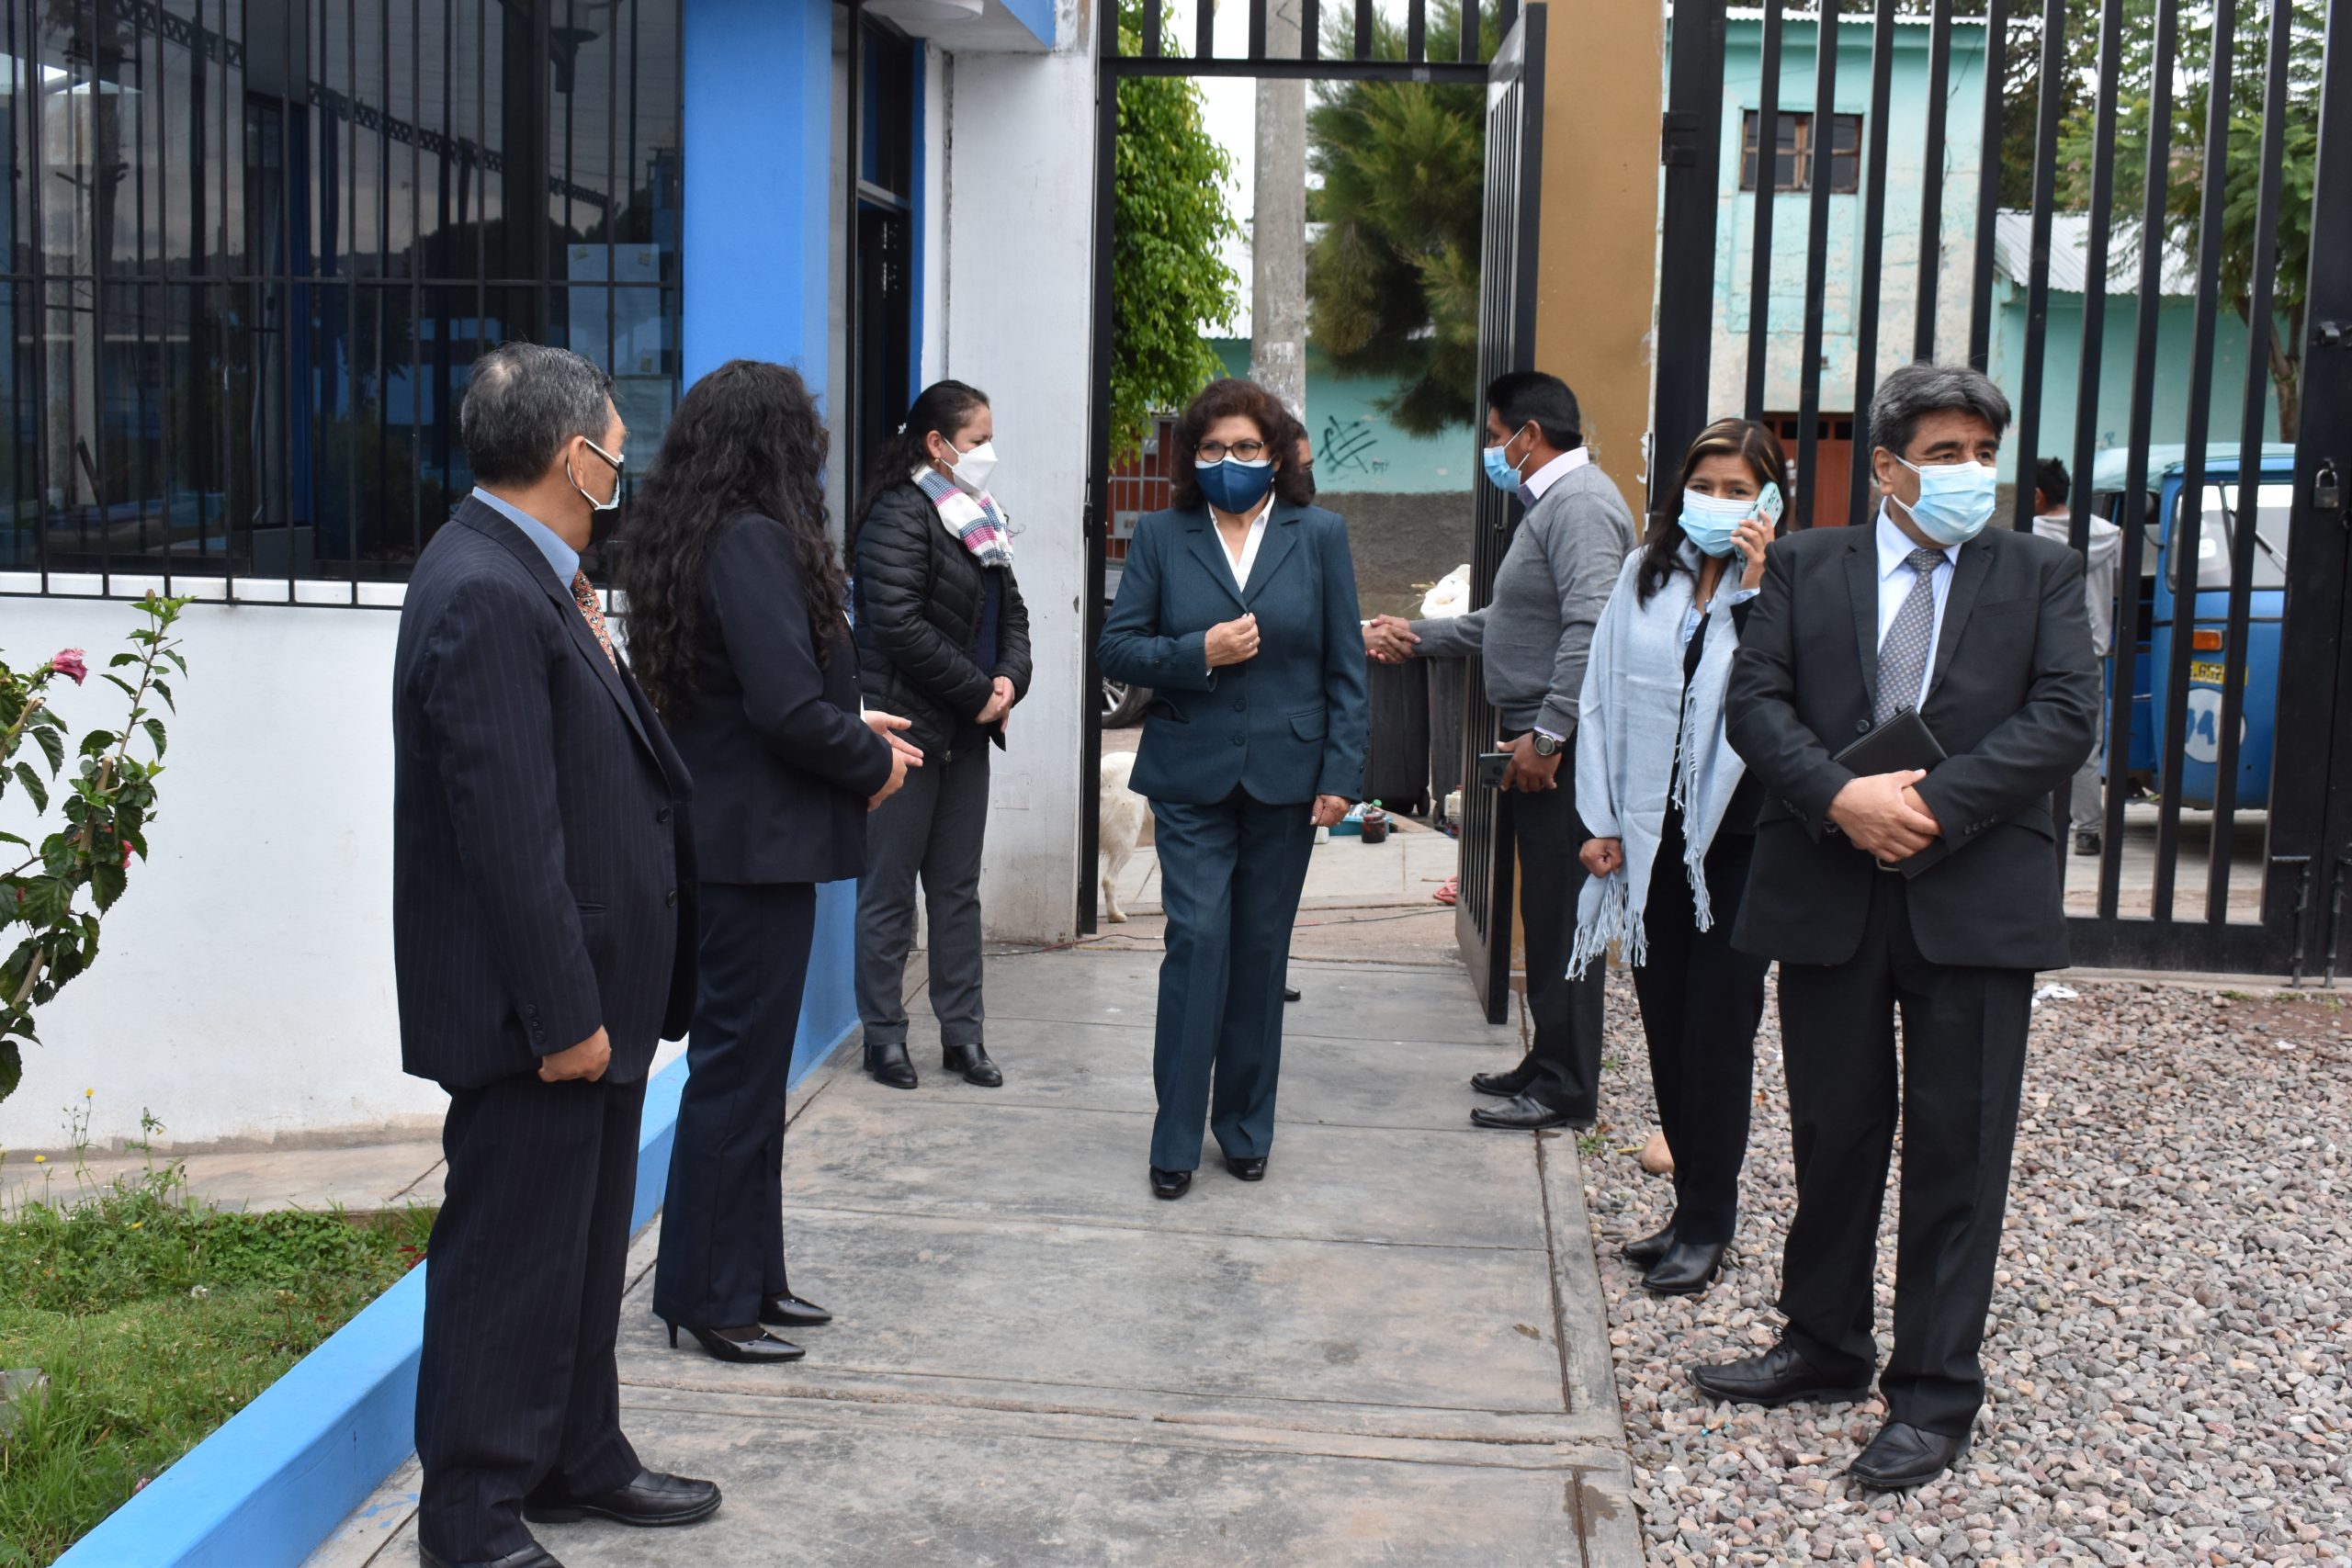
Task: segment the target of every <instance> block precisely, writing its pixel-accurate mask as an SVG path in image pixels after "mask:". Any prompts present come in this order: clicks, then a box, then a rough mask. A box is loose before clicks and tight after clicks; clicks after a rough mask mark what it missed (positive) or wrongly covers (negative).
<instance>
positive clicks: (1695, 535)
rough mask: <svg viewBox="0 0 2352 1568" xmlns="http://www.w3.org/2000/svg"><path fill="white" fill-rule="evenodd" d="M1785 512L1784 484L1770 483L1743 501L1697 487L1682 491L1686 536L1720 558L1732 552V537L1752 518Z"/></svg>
mask: <svg viewBox="0 0 2352 1568" xmlns="http://www.w3.org/2000/svg"><path fill="white" fill-rule="evenodd" d="M1780 513H1781V487H1780V486H1778V485H1766V486H1765V487H1764V489H1763V491H1762V493H1761V494H1758V495H1753V496H1750V497H1748V498H1747V500H1745V501H1742V500H1739V499H1737V498H1736V497H1732V496H1720V495H1702V494H1701V493H1700V492H1699V491H1695V490H1686V491H1683V492H1682V519H1681V521H1682V536H1683V537H1684V538H1686V539H1688V540H1690V541H1691V544H1692V545H1694V546H1696V547H1698V549H1699V550H1700V552H1701V553H1702V554H1704V555H1711V556H1713V557H1715V558H1718V559H1720V558H1723V557H1724V556H1728V555H1730V554H1731V553H1732V542H1731V536H1733V535H1734V534H1736V533H1737V532H1738V531H1739V525H1741V524H1742V523H1745V522H1747V520H1748V519H1749V518H1750V517H1757V516H1763V517H1768V518H1769V517H1777V516H1779V515H1780Z"/></svg>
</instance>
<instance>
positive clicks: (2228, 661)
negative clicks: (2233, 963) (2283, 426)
mask: <svg viewBox="0 0 2352 1568" xmlns="http://www.w3.org/2000/svg"><path fill="white" fill-rule="evenodd" d="M2294 25H2295V18H2294V8H2293V6H2292V3H2291V0H2271V6H2270V28H2269V51H2268V59H2267V62H2266V63H2265V66H2264V69H2263V93H2262V152H2261V168H2262V180H2261V184H2260V186H2259V187H2258V188H2257V194H2256V197H2255V222H2254V271H2253V273H2252V275H2251V276H2250V277H2249V278H2248V280H2247V290H2246V310H2245V319H2246V321H2247V322H2248V323H2249V327H2248V336H2247V339H2246V352H2245V396H2244V401H2243V404H2242V412H2241V413H2240V416H2239V423H2238V526H2237V531H2236V532H2235V533H2234V534H2233V535H2232V536H2231V537H2230V609H2229V617H2228V625H2227V629H2226V630H2225V631H2224V632H2223V634H2222V733H2221V737H2220V741H2221V750H2220V752H2219V754H2218V755H2217V756H2216V757H2215V758H2214V761H2213V766H2214V769H2215V772H2214V774H2213V844H2212V849H2211V853H2210V855H2209V856H2208V859H2207V863H2206V880H2205V918H2206V919H2208V920H2209V921H2211V922H2214V923H2216V924H2219V923H2220V922H2222V921H2223V920H2226V919H2229V918H2230V869H2231V866H2230V863H2231V862H2232V860H2233V858H2234V852H2235V849H2236V845H2235V844H2234V843H2233V839H2234V838H2235V829H2236V827H2237V809H2238V749H2239V742H2238V726H2239V725H2240V724H2241V723H2243V722H2244V721H2245V682H2246V642H2247V637H2248V627H2249V626H2250V624H2251V622H2252V620H2253V617H2254V581H2253V579H2254V553H2255V544H2256V540H2255V522H2256V519H2258V517H2259V516H2260V511H2261V508H2260V502H2261V499H2262V482H2263V479H2264V475H2263V472H2262V468H2263V463H2262V437H2263V434H2264V432H2265V431H2266V430H2267V428H2268V426H2269V423H2270V417H2269V416H2270V368H2269V365H2268V360H2269V355H2267V354H2266V353H2264V352H2263V341H2262V340H2263V339H2264V338H2265V337H2267V336H2268V334H2269V333H2270V332H2271V330H2272V328H2271V327H2270V307H2271V276H2270V275H2271V273H2272V272H2273V270H2275V269H2276V268H2277V266H2278V202H2279V195H2280V187H2281V186H2282V185H2283V184H2284V183H2285V175H2286V150H2287V69H2288V61H2289V53H2288V45H2289V43H2290V41H2291V40H2292V39H2293V37H2294ZM2278 750H2279V745H2278V732H2277V727H2276V726H2275V725H2274V726H2273V728H2272V735H2271V741H2270V776H2271V778H2272V780H2273V781H2274V783H2273V784H2272V788H2273V789H2274V790H2275V789H2276V788H2277V784H2276V783H2275V781H2276V780H2277V778H2278Z"/></svg>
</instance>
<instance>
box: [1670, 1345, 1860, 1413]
mask: <svg viewBox="0 0 2352 1568" xmlns="http://www.w3.org/2000/svg"><path fill="white" fill-rule="evenodd" d="M1691 1382H1694V1383H1696V1384H1698V1385H1699V1392H1700V1393H1703V1394H1705V1395H1706V1396H1707V1397H1708V1398H1709V1399H1712V1400H1713V1401H1715V1402H1716V1403H1717V1404H1763V1405H1781V1404H1800V1403H1804V1404H1852V1403H1854V1401H1856V1400H1858V1399H1867V1398H1869V1397H1870V1393H1871V1385H1870V1383H1869V1382H1868V1381H1867V1380H1865V1381H1864V1382H1862V1383H1861V1384H1860V1386H1856V1385H1854V1384H1851V1383H1846V1382H1839V1381H1838V1380H1837V1379H1835V1378H1826V1377H1823V1376H1822V1375H1821V1374H1820V1373H1819V1372H1817V1371H1814V1370H1813V1364H1812V1363H1811V1362H1809V1361H1807V1360H1806V1359H1804V1357H1803V1356H1800V1355H1798V1354H1797V1353H1796V1351H1795V1350H1793V1349H1792V1348H1790V1347H1788V1346H1787V1345H1775V1346H1773V1347H1772V1348H1770V1350H1767V1351H1765V1352H1764V1353H1763V1354H1762V1355H1760V1356H1743V1357H1741V1358H1740V1359H1738V1360H1736V1361H1725V1362H1724V1363H1723V1364H1722V1365H1720V1366H1713V1367H1693V1368H1691Z"/></svg>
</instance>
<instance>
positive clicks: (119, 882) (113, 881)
mask: <svg viewBox="0 0 2352 1568" xmlns="http://www.w3.org/2000/svg"><path fill="white" fill-rule="evenodd" d="M129 882H130V878H129V877H128V876H126V875H125V874H124V873H123V869H122V867H121V866H119V865H117V864H115V863H112V862H110V861H104V860H101V861H98V862H96V863H95V864H93V865H92V866H91V867H90V893H91V896H92V897H95V898H96V900H97V905H98V908H99V910H100V912H101V913H103V912H104V911H106V910H107V909H111V908H114V901H115V900H116V899H118V898H119V897H122V890H123V888H124V887H125V886H128V884H129ZM71 977H72V976H68V975H66V974H63V973H60V974H59V976H58V979H60V980H61V981H62V980H66V979H69V978H71Z"/></svg>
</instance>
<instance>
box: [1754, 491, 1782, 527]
mask: <svg viewBox="0 0 2352 1568" xmlns="http://www.w3.org/2000/svg"><path fill="white" fill-rule="evenodd" d="M1756 515H1758V517H1761V518H1762V519H1764V521H1765V522H1767V523H1778V522H1779V521H1780V520H1781V487H1780V486H1779V485H1774V484H1768V485H1766V486H1765V487H1764V490H1763V492H1762V493H1761V494H1759V495H1758V496H1757V498H1756Z"/></svg>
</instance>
